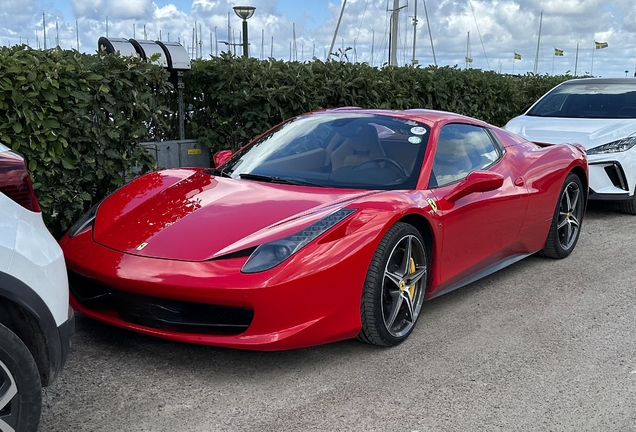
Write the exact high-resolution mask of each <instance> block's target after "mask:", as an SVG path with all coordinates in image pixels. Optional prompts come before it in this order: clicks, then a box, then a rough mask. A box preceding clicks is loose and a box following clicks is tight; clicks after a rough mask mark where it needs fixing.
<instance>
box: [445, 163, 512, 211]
mask: <svg viewBox="0 0 636 432" xmlns="http://www.w3.org/2000/svg"><path fill="white" fill-rule="evenodd" d="M501 186H503V176H502V175H501V174H499V173H495V172H491V171H473V172H471V173H470V174H468V176H467V177H466V178H465V179H464V180H462V181H461V182H460V183H459V184H458V185H457V186H456V187H455V188H454V189H453V190H452V191H450V192H449V194H448V195H446V196H445V197H444V199H445V200H446V201H448V202H449V203H454V202H456V201H458V200H460V199H461V198H464V197H465V196H467V195H470V194H472V193H475V192H490V191H493V190H495V189H499V188H500V187H501Z"/></svg>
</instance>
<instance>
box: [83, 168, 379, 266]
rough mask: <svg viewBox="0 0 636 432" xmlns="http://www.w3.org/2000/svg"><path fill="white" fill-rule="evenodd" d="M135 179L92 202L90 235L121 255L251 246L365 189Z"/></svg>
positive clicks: (184, 255) (172, 255)
mask: <svg viewBox="0 0 636 432" xmlns="http://www.w3.org/2000/svg"><path fill="white" fill-rule="evenodd" d="M180 172H183V170H182V171H180ZM151 180H152V179H151ZM136 183H137V186H136V187H133V186H132V185H129V186H126V187H124V188H122V189H120V190H119V191H117V192H116V193H114V194H113V195H111V196H110V197H108V198H107V199H106V200H105V201H104V202H103V203H102V204H101V205H100V207H99V209H98V211H97V217H96V218H95V223H94V227H93V239H94V241H96V242H97V243H99V244H101V245H103V246H106V247H109V248H111V249H115V250H118V251H121V252H124V253H128V254H133V255H140V256H146V257H153V258H163V259H174V260H184V261H204V260H208V259H211V258H214V257H216V256H220V255H225V254H228V253H232V252H236V251H238V250H241V249H245V248H248V247H251V246H255V245H257V244H259V239H263V238H266V237H267V234H268V233H270V234H271V233H272V232H273V231H276V230H277V229H278V230H280V229H281V227H282V229H284V228H285V226H287V225H291V228H294V225H295V224H294V221H297V222H298V221H299V220H300V223H302V221H304V220H305V219H306V218H307V217H308V215H309V219H311V215H312V214H315V213H318V214H320V213H323V212H329V211H330V210H331V209H333V210H334V211H335V210H336V209H337V208H338V207H340V206H344V205H346V204H348V203H349V202H351V201H352V200H355V199H357V198H360V197H362V196H365V195H369V194H372V193H373V192H370V191H360V190H339V189H326V188H318V187H304V186H289V185H280V184H270V183H262V182H256V181H251V180H235V179H229V178H221V177H214V176H211V175H209V174H206V173H205V172H203V171H198V172H195V173H194V174H192V175H190V176H189V177H185V178H181V179H178V181H175V182H173V184H169V183H170V182H168V184H169V185H168V186H167V187H166V186H165V185H166V182H165V181H164V182H163V184H164V186H163V188H161V189H158V190H155V191H152V190H150V191H148V190H147V188H146V189H144V188H143V187H140V186H139V184H140V183H141V184H143V177H142V178H141V179H139V180H138V181H137V182H136ZM129 189H130V190H129ZM318 217H320V216H318ZM299 218H300V219H299ZM296 229H299V228H296Z"/></svg>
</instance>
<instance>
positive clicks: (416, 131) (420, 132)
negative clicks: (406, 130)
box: [411, 126, 426, 135]
mask: <svg viewBox="0 0 636 432" xmlns="http://www.w3.org/2000/svg"><path fill="white" fill-rule="evenodd" d="M411 133H412V134H413V135H424V134H425V133H426V129H424V128H423V127H421V126H415V127H412V128H411Z"/></svg>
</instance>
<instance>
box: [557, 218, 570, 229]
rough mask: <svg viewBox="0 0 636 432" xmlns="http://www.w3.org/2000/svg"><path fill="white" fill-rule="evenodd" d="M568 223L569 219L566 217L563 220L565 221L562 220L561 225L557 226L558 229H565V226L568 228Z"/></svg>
mask: <svg viewBox="0 0 636 432" xmlns="http://www.w3.org/2000/svg"><path fill="white" fill-rule="evenodd" d="M567 223H568V218H567V217H565V218H563V220H562V221H561V222H559V224H558V225H557V228H558V229H561V228H563V227H564V226H566V225H567Z"/></svg>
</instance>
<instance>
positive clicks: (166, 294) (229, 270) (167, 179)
mask: <svg viewBox="0 0 636 432" xmlns="http://www.w3.org/2000/svg"><path fill="white" fill-rule="evenodd" d="M334 111H338V112H343V111H344V112H347V111H346V110H342V109H341V110H334ZM349 112H370V113H375V114H382V115H392V116H396V117H400V118H406V119H412V120H416V121H418V122H421V123H425V124H426V125H428V126H429V127H430V128H431V129H430V130H431V137H430V141H429V145H428V148H427V150H426V154H425V160H424V164H423V166H422V170H421V173H420V177H419V181H418V185H417V188H416V189H414V190H406V191H365V190H344V189H328V188H317V187H305V186H291V185H280V184H271V183H260V182H254V181H246V180H235V179H228V178H221V177H214V176H212V175H210V174H207V173H205V172H204V171H203V170H200V169H173V170H165V171H160V172H155V173H150V174H147V175H145V176H142V177H140V178H137V179H135V180H134V181H132V182H131V183H130V184H129V185H127V186H126V187H124V188H122V189H120V190H119V191H117V192H116V193H114V194H113V195H111V196H110V197H108V198H107V199H106V200H105V201H104V202H103V203H102V204H101V206H100V208H99V210H98V213H97V218H96V220H95V223H94V226H93V228H92V229H88V230H85V231H84V232H82V233H80V234H78V235H76V236H75V237H73V238H70V237H69V236H68V234H67V235H66V236H65V237H64V238H63V239H62V240H61V245H62V248H63V249H64V254H65V256H66V260H67V265H68V267H69V270H71V271H73V272H75V273H78V274H81V275H83V276H85V277H87V278H90V279H95V280H98V281H100V282H101V283H104V284H106V285H109V286H112V287H115V288H117V289H119V290H121V291H126V292H130V293H136V294H143V295H148V296H153V297H159V298H167V299H174V300H182V301H190V302H199V303H210V304H217V305H227V306H240V307H249V308H252V309H253V310H254V319H253V321H252V323H251V325H250V326H249V328H248V329H247V330H246V331H245V332H244V333H242V334H239V335H231V336H228V335H210V334H197V333H182V332H171V331H166V330H158V329H154V328H150V327H144V326H140V325H137V324H132V323H130V322H127V321H125V320H124V319H122V318H121V317H119V316H118V314H117V313H116V312H114V311H109V310H92V309H88V308H86V307H84V306H83V305H82V304H80V303H79V302H78V301H77V299H76V298H75V297H74V296H71V302H72V306H73V307H74V308H75V309H76V310H79V311H80V312H82V313H84V314H85V315H88V316H90V317H92V318H95V319H98V320H101V321H104V322H107V323H110V324H113V325H116V326H120V327H124V328H128V329H131V330H135V331H138V332H141V333H146V334H149V335H154V336H159V337H164V338H168V339H174V340H180V341H185V342H194V343H201V344H210V345H218V346H225V347H235V348H247V349H264V350H278V349H289V348H298V347H303V346H310V345H316V344H321V343H327V342H332V341H336V340H341V339H347V338H352V337H355V336H356V335H357V334H358V332H359V330H360V328H361V322H360V298H361V292H362V287H363V283H364V279H365V275H366V272H367V269H368V267H369V263H370V261H371V258H372V256H373V254H374V252H375V250H376V247H377V245H378V243H379V242H380V240H381V238H382V236H383V235H384V233H385V232H386V231H387V230H388V229H389V227H390V226H391V225H393V224H394V223H396V222H397V221H399V220H406V221H408V222H409V223H413V224H415V225H416V227H417V228H418V229H420V230H421V231H428V232H429V233H430V236H429V238H430V244H429V251H430V254H431V257H432V260H431V265H430V272H429V274H430V277H429V285H428V288H427V293H426V299H430V298H432V297H435V296H437V295H440V294H442V293H444V292H446V291H448V290H451V289H453V288H455V287H458V286H461V285H462V284H465V283H466V282H469V281H471V280H472V278H475V277H476V275H479V274H480V272H481V273H484V272H488V269H489V268H495V267H496V266H497V265H504V264H506V263H510V262H514V260H516V259H518V258H521V257H523V256H527V255H529V254H531V253H534V252H536V251H538V250H540V249H542V247H543V245H544V243H545V240H546V237H547V234H548V229H549V226H550V223H551V221H552V216H553V213H554V210H555V207H556V205H557V199H558V197H559V193H560V190H561V187H562V185H563V182H564V180H565V178H566V176H567V175H568V173H570V172H572V171H574V172H575V173H577V174H578V175H579V176H580V177H581V180H582V183H583V186H584V188H585V190H587V163H586V158H585V153H584V151H581V149H580V148H579V147H577V146H572V145H558V146H550V147H541V146H539V145H537V144H534V143H531V142H528V141H526V140H524V139H522V138H520V137H518V136H516V135H513V134H510V133H509V132H506V131H504V130H502V129H498V128H495V127H493V126H490V125H487V124H486V123H484V122H481V121H478V120H475V119H471V118H467V117H464V116H460V115H456V114H450V113H443V112H435V111H426V110H409V111H402V112H387V111H372V110H369V111H366V110H365V111H361V110H354V109H351V110H349ZM448 123H465V124H474V125H478V126H482V127H487V128H488V129H490V130H491V131H492V132H493V133H494V134H495V135H496V136H497V138H498V139H499V141H500V142H501V143H502V144H503V146H504V147H505V154H504V156H503V158H502V159H501V160H500V161H499V162H498V163H496V164H495V165H493V166H492V167H490V168H489V169H488V171H490V172H491V173H496V175H493V174H491V175H486V176H482V177H483V178H482V179H481V181H491V182H492V181H499V180H497V179H499V178H501V179H502V180H501V183H502V184H501V187H498V188H496V189H494V190H491V191H489V192H474V193H469V194H466V195H465V196H463V197H460V198H458V199H457V196H458V195H457V193H458V190H457V188H458V187H460V186H458V184H451V185H448V186H445V187H440V188H436V189H431V190H428V189H427V185H428V182H429V177H430V171H431V168H432V161H433V157H432V155H433V154H434V152H435V147H436V141H437V136H438V134H439V130H440V128H441V127H442V126H444V125H445V124H448ZM248 145H249V144H248ZM477 174H478V173H477ZM477 177H479V176H478V175H477ZM473 187H475V186H473ZM460 195H461V194H460ZM447 198H449V199H447ZM451 198H452V199H451ZM428 199H431V200H433V201H434V202H435V203H437V209H436V210H434V209H433V208H431V206H430V204H429V202H428V201H427V200H428ZM342 207H350V208H355V209H357V211H356V212H355V213H353V215H351V216H350V217H348V218H347V219H345V220H344V221H343V222H341V223H340V224H338V225H336V226H335V227H334V228H332V229H331V230H329V231H328V232H327V233H325V234H324V235H322V236H321V237H319V238H318V239H316V240H315V241H313V242H311V243H309V244H308V245H307V246H305V247H304V248H303V249H301V250H300V251H299V252H298V253H296V254H295V255H293V256H292V257H291V258H289V259H288V260H286V261H285V262H283V263H282V264H280V265H278V266H276V267H274V268H272V269H271V270H267V271H264V272H261V273H255V274H243V273H241V271H240V270H241V268H242V266H243V264H244V263H245V262H246V260H247V256H242V257H236V258H232V257H231V256H230V257H229V258H224V257H225V256H227V255H229V254H232V253H235V252H239V251H241V250H245V249H246V248H250V247H255V246H258V245H260V244H262V243H265V242H268V241H271V240H275V239H279V238H282V237H285V236H287V235H290V234H291V233H294V232H297V231H298V230H299V229H301V228H304V227H306V226H308V225H310V224H311V223H313V222H315V221H317V220H319V219H321V218H322V217H324V216H325V215H327V214H329V213H331V212H333V211H334V210H336V209H338V208H342ZM142 243H147V246H146V247H144V248H143V249H141V250H138V247H139V246H140V245H141V244H142ZM491 266H495V267H491Z"/></svg>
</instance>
